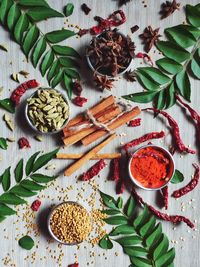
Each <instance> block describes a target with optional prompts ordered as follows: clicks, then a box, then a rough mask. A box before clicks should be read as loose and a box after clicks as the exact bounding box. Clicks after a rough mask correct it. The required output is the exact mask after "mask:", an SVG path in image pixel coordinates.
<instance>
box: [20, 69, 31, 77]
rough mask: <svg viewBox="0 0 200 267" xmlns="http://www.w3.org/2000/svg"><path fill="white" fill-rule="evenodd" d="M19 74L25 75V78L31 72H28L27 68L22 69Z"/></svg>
mask: <svg viewBox="0 0 200 267" xmlns="http://www.w3.org/2000/svg"><path fill="white" fill-rule="evenodd" d="M19 74H21V75H22V76H24V77H25V78H27V77H28V75H29V74H30V73H29V72H27V71H25V70H21V71H20V72H19Z"/></svg>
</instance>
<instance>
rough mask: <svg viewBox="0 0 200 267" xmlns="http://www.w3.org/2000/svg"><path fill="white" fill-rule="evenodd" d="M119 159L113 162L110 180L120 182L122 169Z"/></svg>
mask: <svg viewBox="0 0 200 267" xmlns="http://www.w3.org/2000/svg"><path fill="white" fill-rule="evenodd" d="M119 161H120V160H119V159H113V160H112V161H111V169H112V176H111V178H110V180H112V181H116V182H118V181H119V180H120V167H119Z"/></svg>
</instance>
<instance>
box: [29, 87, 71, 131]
mask: <svg viewBox="0 0 200 267" xmlns="http://www.w3.org/2000/svg"><path fill="white" fill-rule="evenodd" d="M50 89H53V90H55V91H56V92H58V93H60V94H61V95H62V97H63V99H64V100H65V102H66V103H67V105H68V107H69V110H68V113H69V116H68V118H67V119H66V122H65V123H64V124H63V126H62V127H61V128H60V129H59V130H57V131H52V132H41V131H40V130H38V129H37V128H36V126H35V125H34V124H33V123H32V121H31V119H30V118H29V116H28V102H26V106H25V118H26V120H27V122H28V124H29V126H30V127H31V128H32V129H33V130H34V131H35V132H37V133H38V134H43V135H52V134H56V133H59V132H61V131H62V130H63V129H64V128H65V126H66V125H67V123H68V122H69V119H70V105H69V102H68V100H67V98H66V97H65V96H64V94H63V93H61V92H60V91H59V90H56V89H54V88H47V87H40V88H38V89H37V90H36V91H35V92H34V93H33V94H32V95H31V96H30V97H29V98H28V99H30V98H33V97H35V95H36V94H37V92H38V91H39V90H50Z"/></svg>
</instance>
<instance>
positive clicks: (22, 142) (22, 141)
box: [18, 137, 31, 149]
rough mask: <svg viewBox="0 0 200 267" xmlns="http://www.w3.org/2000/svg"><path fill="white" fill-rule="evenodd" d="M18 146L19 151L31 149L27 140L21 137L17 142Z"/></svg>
mask: <svg viewBox="0 0 200 267" xmlns="http://www.w3.org/2000/svg"><path fill="white" fill-rule="evenodd" d="M18 144H19V148H20V149H23V148H31V145H30V143H29V141H28V139H27V138H26V137H21V138H20V139H19V140H18Z"/></svg>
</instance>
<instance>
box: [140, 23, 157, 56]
mask: <svg viewBox="0 0 200 267" xmlns="http://www.w3.org/2000/svg"><path fill="white" fill-rule="evenodd" d="M159 29H160V28H157V29H155V30H153V29H152V27H151V26H148V27H146V28H145V29H144V32H143V33H142V34H140V35H139V37H140V38H141V39H142V40H143V44H144V50H145V51H146V52H147V53H148V52H149V51H150V50H151V48H152V47H153V45H155V43H156V42H157V41H158V40H159V37H161V35H160V34H158V32H159Z"/></svg>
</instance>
